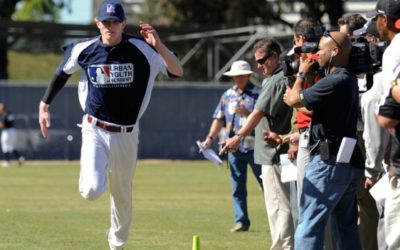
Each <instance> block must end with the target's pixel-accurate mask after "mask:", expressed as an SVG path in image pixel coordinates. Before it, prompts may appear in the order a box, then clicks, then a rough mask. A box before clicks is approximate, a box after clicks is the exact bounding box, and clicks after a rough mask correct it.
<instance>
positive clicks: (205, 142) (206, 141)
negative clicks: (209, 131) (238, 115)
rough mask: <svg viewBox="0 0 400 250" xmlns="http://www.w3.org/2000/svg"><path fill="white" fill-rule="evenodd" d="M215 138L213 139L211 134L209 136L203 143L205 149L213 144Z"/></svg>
mask: <svg viewBox="0 0 400 250" xmlns="http://www.w3.org/2000/svg"><path fill="white" fill-rule="evenodd" d="M212 143H213V140H212V139H211V137H210V136H207V138H206V139H205V140H204V141H203V142H202V143H201V147H202V148H204V149H207V148H210V147H211V146H212Z"/></svg>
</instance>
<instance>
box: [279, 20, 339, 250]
mask: <svg viewBox="0 0 400 250" xmlns="http://www.w3.org/2000/svg"><path fill="white" fill-rule="evenodd" d="M323 31H324V27H323V26H322V25H321V24H320V23H319V22H317V21H316V20H314V19H311V18H305V19H301V20H300V21H298V22H297V23H296V24H295V25H294V26H293V42H294V49H293V52H294V53H298V56H299V58H298V60H305V59H311V58H312V55H313V53H315V52H317V50H318V42H319V39H320V38H321V36H322V34H323ZM315 66H317V67H313V69H312V70H311V71H310V72H309V73H307V74H306V75H305V81H304V83H303V86H302V88H303V89H306V88H308V87H310V86H312V85H314V83H315V82H317V81H318V80H320V79H321V78H322V77H323V74H322V73H321V72H320V71H319V70H317V69H318V64H315ZM297 70H298V69H297ZM293 71H296V70H293ZM296 111H297V112H296V125H297V128H298V131H299V134H298V135H296V133H294V134H291V135H290V136H289V137H287V140H288V141H289V151H288V155H289V159H291V160H293V158H294V157H295V159H296V166H297V181H296V187H297V207H299V206H300V197H301V190H302V188H303V179H304V173H305V168H306V165H307V164H308V162H309V160H310V150H309V148H308V140H309V136H310V131H309V129H310V123H311V119H312V111H310V110H308V109H306V108H305V107H300V108H296ZM296 136H298V142H297V143H293V142H295V141H296ZM293 144H295V146H296V149H297V152H296V153H297V155H295V156H292V155H291V149H292V148H293V147H294V145H293ZM296 211H298V209H296ZM297 217H298V216H296V218H297ZM330 224H331V222H330V220H329V221H328V225H327V226H326V228H325V230H326V231H325V242H324V246H325V249H326V250H330V249H336V247H335V241H334V237H333V235H332V231H331V226H330ZM296 226H297V225H295V227H296Z"/></svg>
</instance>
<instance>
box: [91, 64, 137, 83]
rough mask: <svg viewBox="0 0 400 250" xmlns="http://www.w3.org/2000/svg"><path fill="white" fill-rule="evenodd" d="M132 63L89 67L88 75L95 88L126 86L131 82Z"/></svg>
mask: <svg viewBox="0 0 400 250" xmlns="http://www.w3.org/2000/svg"><path fill="white" fill-rule="evenodd" d="M133 73H134V67H133V64H132V63H125V64H99V65H91V66H90V67H89V69H88V74H89V77H90V80H91V82H92V83H93V85H94V86H95V87H102V86H109V87H111V86H112V87H116V86H115V85H128V84H131V83H132V82H133Z"/></svg>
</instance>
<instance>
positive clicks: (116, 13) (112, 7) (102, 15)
mask: <svg viewBox="0 0 400 250" xmlns="http://www.w3.org/2000/svg"><path fill="white" fill-rule="evenodd" d="M107 19H113V20H115V21H117V22H120V23H122V22H123V21H124V20H125V12H124V9H123V8H122V5H121V3H120V2H119V1H116V0H105V1H103V2H102V3H101V5H100V7H99V11H98V12H97V20H99V21H100V22H102V21H104V20H107Z"/></svg>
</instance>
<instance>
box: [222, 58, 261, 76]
mask: <svg viewBox="0 0 400 250" xmlns="http://www.w3.org/2000/svg"><path fill="white" fill-rule="evenodd" d="M253 73H254V72H253V71H252V70H251V68H250V64H249V63H248V62H246V61H243V60H239V61H235V62H233V63H232V66H231V69H230V70H229V71H227V72H225V73H224V76H240V75H251V74H253Z"/></svg>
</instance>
